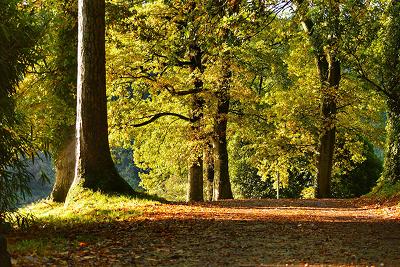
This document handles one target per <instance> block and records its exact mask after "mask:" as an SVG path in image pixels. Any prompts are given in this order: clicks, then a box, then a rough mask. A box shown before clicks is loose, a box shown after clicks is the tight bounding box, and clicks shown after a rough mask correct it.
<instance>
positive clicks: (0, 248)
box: [0, 234, 11, 267]
mask: <svg viewBox="0 0 400 267" xmlns="http://www.w3.org/2000/svg"><path fill="white" fill-rule="evenodd" d="M0 266H1V267H11V256H10V254H9V253H8V251H7V239H6V238H5V237H4V236H3V235H1V234H0Z"/></svg>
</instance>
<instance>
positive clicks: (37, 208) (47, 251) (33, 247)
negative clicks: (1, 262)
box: [9, 189, 160, 256]
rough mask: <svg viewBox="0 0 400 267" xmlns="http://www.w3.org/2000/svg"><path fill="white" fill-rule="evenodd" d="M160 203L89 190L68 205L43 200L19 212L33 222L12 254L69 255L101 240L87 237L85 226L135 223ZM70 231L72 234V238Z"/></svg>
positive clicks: (76, 194)
mask: <svg viewBox="0 0 400 267" xmlns="http://www.w3.org/2000/svg"><path fill="white" fill-rule="evenodd" d="M158 203H160V202H159V201H157V200H154V198H152V197H151V196H150V197H149V198H145V197H144V195H141V196H136V197H129V196H116V195H106V194H102V193H100V192H93V191H90V190H86V189H80V190H78V191H76V192H75V194H73V197H71V198H70V199H68V201H67V203H66V204H64V203H56V202H53V201H50V200H42V201H40V202H37V203H33V204H30V205H28V206H26V207H24V208H21V209H19V210H18V213H19V214H21V215H24V214H25V215H27V214H29V216H30V217H32V218H34V220H33V222H30V226H29V227H28V228H26V229H21V230H20V231H21V232H20V233H19V234H18V236H19V237H18V238H16V239H15V240H14V241H13V242H11V243H10V244H9V251H10V252H11V253H13V254H20V255H39V256H48V255H51V254H52V253H58V254H60V253H61V252H63V251H68V247H71V246H73V247H76V246H79V242H82V241H83V242H88V241H91V240H92V239H94V240H96V239H98V238H99V237H97V236H93V235H92V234H85V229H86V226H88V227H93V226H94V227H96V225H99V224H102V223H117V222H120V221H126V220H129V219H134V218H135V217H137V216H139V215H140V214H142V213H143V210H144V209H145V207H146V206H149V205H150V206H151V205H156V204H158ZM71 230H72V232H73V234H69V233H70V231H71ZM58 234H59V236H58V237H56V236H55V235H58ZM75 234H76V235H75ZM12 235H13V234H12V233H11V234H10V236H12Z"/></svg>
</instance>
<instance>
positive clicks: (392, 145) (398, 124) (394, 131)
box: [382, 100, 400, 184]
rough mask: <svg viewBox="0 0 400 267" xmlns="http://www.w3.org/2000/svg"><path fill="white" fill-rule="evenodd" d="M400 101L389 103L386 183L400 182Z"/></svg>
mask: <svg viewBox="0 0 400 267" xmlns="http://www.w3.org/2000/svg"><path fill="white" fill-rule="evenodd" d="M399 103H400V100H399V101H397V102H394V101H393V102H389V103H388V112H387V123H386V150H385V161H384V168H383V173H382V179H383V181H385V182H389V183H392V184H394V183H396V182H399V181H400V106H399V105H400V104H399Z"/></svg>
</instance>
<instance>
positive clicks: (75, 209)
mask: <svg viewBox="0 0 400 267" xmlns="http://www.w3.org/2000/svg"><path fill="white" fill-rule="evenodd" d="M157 203H159V202H158V201H155V200H150V199H144V198H135V197H128V196H114V195H106V194H102V193H100V192H92V191H90V190H82V191H80V192H79V194H76V196H75V197H74V198H73V199H70V200H69V201H68V202H67V205H66V204H64V203H56V202H53V201H50V200H42V201H40V202H37V203H33V204H30V205H28V206H26V207H24V208H22V209H20V212H21V213H25V214H31V215H33V217H34V218H35V223H38V224H41V225H43V224H51V225H53V224H54V226H65V225H74V224H88V223H96V222H110V221H120V220H126V219H129V218H131V217H135V216H138V215H140V214H141V213H142V211H141V210H142V209H143V206H146V205H154V204H157Z"/></svg>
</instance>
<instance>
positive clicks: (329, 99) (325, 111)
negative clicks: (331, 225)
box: [316, 55, 341, 198]
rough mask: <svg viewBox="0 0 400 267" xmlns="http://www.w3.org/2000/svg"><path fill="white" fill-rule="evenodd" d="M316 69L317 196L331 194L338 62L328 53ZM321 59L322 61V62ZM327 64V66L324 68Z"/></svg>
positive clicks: (338, 80) (321, 196)
mask: <svg viewBox="0 0 400 267" xmlns="http://www.w3.org/2000/svg"><path fill="white" fill-rule="evenodd" d="M319 61H320V62H319V63H318V70H319V72H320V81H321V87H322V103H321V111H320V114H321V120H322V129H321V135H320V139H319V149H318V151H319V157H318V163H317V164H318V165H317V166H318V176H317V194H316V196H317V197H318V198H326V197H330V195H331V190H330V189H331V185H330V184H331V177H332V168H333V156H334V152H335V142H336V138H335V137H336V126H335V120H336V113H337V109H336V105H337V104H336V101H337V100H336V94H337V91H338V88H339V82H340V79H341V75H340V62H339V60H337V59H336V57H335V56H333V55H330V56H329V57H327V58H325V60H322V59H319ZM321 61H324V63H322V62H321ZM325 66H327V68H325ZM324 73H325V74H324Z"/></svg>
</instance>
